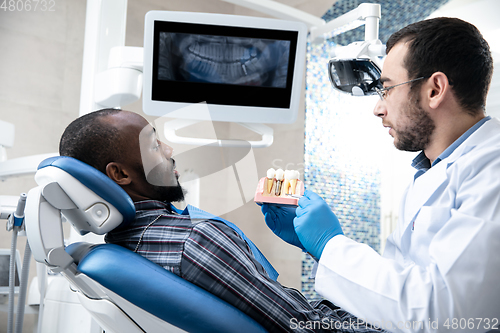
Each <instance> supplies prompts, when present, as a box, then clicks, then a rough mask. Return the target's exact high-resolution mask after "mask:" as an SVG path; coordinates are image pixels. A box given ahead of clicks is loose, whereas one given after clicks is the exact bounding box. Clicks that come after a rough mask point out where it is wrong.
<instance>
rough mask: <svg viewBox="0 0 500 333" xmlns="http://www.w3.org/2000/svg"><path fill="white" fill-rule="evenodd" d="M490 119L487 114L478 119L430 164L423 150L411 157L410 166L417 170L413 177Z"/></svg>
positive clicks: (439, 160)
mask: <svg viewBox="0 0 500 333" xmlns="http://www.w3.org/2000/svg"><path fill="white" fill-rule="evenodd" d="M490 119H491V117H490V116H487V117H485V118H483V119H481V120H480V121H478V122H477V123H476V124H475V125H474V126H472V127H471V128H469V129H468V130H467V131H466V132H465V133H464V134H462V135H461V136H460V137H459V138H458V139H457V140H455V142H453V143H452V144H451V145H450V146H449V147H448V148H446V149H445V150H444V151H443V152H442V153H441V154H440V155H439V156H438V158H436V160H435V161H434V162H433V163H432V165H431V161H430V160H429V159H428V158H427V156H425V154H424V152H423V151H422V152H420V154H418V155H417V157H415V158H414V159H413V162H412V163H411V166H412V167H414V168H415V169H417V170H418V172H417V173H416V174H415V177H414V178H415V179H417V178H418V177H420V176H421V175H423V174H424V173H425V172H426V171H427V170H429V169H430V168H431V166H435V165H436V164H438V163H439V162H441V161H442V160H444V159H445V158H447V157H448V156H450V155H451V154H452V153H453V152H454V151H455V149H457V148H458V146H460V145H461V144H462V143H463V142H464V141H465V140H467V139H468V138H469V137H470V136H471V135H472V133H474V132H475V131H477V129H478V128H479V127H481V126H482V125H483V124H484V123H485V122H487V121H488V120H490Z"/></svg>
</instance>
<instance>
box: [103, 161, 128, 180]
mask: <svg viewBox="0 0 500 333" xmlns="http://www.w3.org/2000/svg"><path fill="white" fill-rule="evenodd" d="M106 175H107V176H108V177H109V178H111V180H112V181H114V182H115V183H117V184H118V185H122V186H123V185H129V184H130V182H131V181H132V178H131V177H130V175H129V174H128V172H127V170H125V169H124V168H123V166H122V165H121V164H120V163H116V162H110V163H108V165H106Z"/></svg>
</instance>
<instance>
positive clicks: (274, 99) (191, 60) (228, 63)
mask: <svg viewBox="0 0 500 333" xmlns="http://www.w3.org/2000/svg"><path fill="white" fill-rule="evenodd" d="M306 37H307V27H306V25H305V24H303V23H300V22H291V21H284V20H277V19H266V18H257V17H246V16H235V15H222V14H206V13H187V12H166V11H151V12H148V13H147V14H146V19H145V34H144V78H143V85H144V91H143V110H144V112H145V113H146V114H149V115H155V116H166V117H169V114H170V115H173V114H175V116H174V117H176V118H184V119H198V120H214V121H230V122H243V123H292V122H294V121H295V119H296V117H297V111H298V108H299V103H300V97H301V92H302V82H303V79H304V68H305V51H306ZM196 103H206V104H207V106H208V110H209V119H207V113H206V112H198V111H197V108H189V109H187V110H186V112H183V110H182V108H184V107H187V106H192V105H193V104H196ZM179 109H180V111H178V112H175V113H172V111H175V110H179ZM205 110H206V109H205Z"/></svg>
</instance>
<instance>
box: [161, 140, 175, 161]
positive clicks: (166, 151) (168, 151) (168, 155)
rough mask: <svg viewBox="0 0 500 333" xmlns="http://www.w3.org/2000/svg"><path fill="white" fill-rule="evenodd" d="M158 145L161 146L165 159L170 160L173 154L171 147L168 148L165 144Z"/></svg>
mask: <svg viewBox="0 0 500 333" xmlns="http://www.w3.org/2000/svg"><path fill="white" fill-rule="evenodd" d="M160 144H161V147H162V150H163V152H164V154H165V157H166V158H172V155H173V153H174V149H173V148H172V147H170V146H169V145H167V144H166V143H163V142H160Z"/></svg>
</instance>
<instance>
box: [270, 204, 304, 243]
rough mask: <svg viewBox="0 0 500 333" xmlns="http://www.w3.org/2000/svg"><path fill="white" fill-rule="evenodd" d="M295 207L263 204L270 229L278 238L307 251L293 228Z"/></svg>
mask: <svg viewBox="0 0 500 333" xmlns="http://www.w3.org/2000/svg"><path fill="white" fill-rule="evenodd" d="M296 209H297V207H295V206H285V205H275V204H267V203H263V204H262V208H261V210H262V214H264V219H265V220H266V224H267V226H268V227H269V229H271V230H272V232H274V234H275V235H276V236H278V237H279V238H281V239H282V240H284V241H285V242H287V243H288V244H292V245H294V246H297V247H298V248H300V249H301V250H302V251H305V248H304V246H302V244H301V243H300V241H299V238H298V237H297V235H296V234H295V229H294V226H293V219H294V218H295V210H296Z"/></svg>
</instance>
